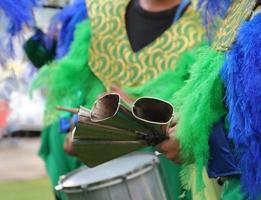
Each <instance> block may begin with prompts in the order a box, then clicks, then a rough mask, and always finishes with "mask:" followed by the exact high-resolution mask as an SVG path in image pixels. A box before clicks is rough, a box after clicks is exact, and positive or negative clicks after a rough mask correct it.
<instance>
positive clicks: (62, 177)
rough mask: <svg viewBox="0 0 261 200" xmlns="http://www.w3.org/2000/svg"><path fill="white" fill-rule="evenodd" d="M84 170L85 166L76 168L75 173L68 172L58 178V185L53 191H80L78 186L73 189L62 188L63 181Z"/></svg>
mask: <svg viewBox="0 0 261 200" xmlns="http://www.w3.org/2000/svg"><path fill="white" fill-rule="evenodd" d="M86 169H88V168H86V166H82V167H80V168H78V169H77V170H75V171H72V172H69V173H68V174H67V175H62V176H60V178H59V181H58V185H57V186H55V190H56V191H61V190H63V189H71V190H80V189H81V186H80V185H79V186H74V187H64V186H63V182H64V181H65V180H67V179H68V178H70V177H71V176H73V175H75V174H77V173H79V172H81V171H84V170H86Z"/></svg>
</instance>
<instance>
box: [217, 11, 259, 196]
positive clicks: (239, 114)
mask: <svg viewBox="0 0 261 200" xmlns="http://www.w3.org/2000/svg"><path fill="white" fill-rule="evenodd" d="M221 75H222V78H223V81H224V83H225V86H226V103H227V107H228V108H229V113H228V120H229V122H230V130H229V137H230V138H231V139H233V141H234V144H235V149H236V153H237V156H238V159H239V163H240V168H241V172H242V175H241V183H242V186H243V190H244V191H245V192H246V194H247V195H248V196H249V199H252V200H257V199H261V14H258V15H257V16H255V17H254V18H253V19H252V20H251V21H249V22H245V23H244V24H243V25H242V27H241V28H240V30H239V33H238V38H237V42H236V43H235V44H234V45H233V47H232V49H231V50H230V51H229V52H228V54H227V59H226V62H225V64H224V66H223V69H222V71H221Z"/></svg>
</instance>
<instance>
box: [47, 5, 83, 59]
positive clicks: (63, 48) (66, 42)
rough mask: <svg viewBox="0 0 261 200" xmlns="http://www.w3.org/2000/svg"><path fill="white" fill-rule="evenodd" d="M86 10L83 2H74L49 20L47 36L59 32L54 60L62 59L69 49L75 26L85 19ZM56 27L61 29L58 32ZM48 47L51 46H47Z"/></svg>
mask: <svg viewBox="0 0 261 200" xmlns="http://www.w3.org/2000/svg"><path fill="white" fill-rule="evenodd" d="M86 17H87V10H86V4H85V0H77V1H74V3H73V4H72V5H69V6H66V7H65V8H63V9H62V10H61V11H60V12H59V13H57V14H56V15H55V16H54V17H53V18H52V20H51V24H50V27H49V36H50V37H52V36H53V35H55V32H57V31H59V35H58V38H57V41H58V44H57V50H56V58H57V59H59V58H62V57H63V56H64V55H65V54H66V53H67V52H68V51H69V49H70V45H71V42H72V40H73V35H74V31H75V28H76V25H77V24H78V23H79V22H81V21H83V20H84V19H86ZM58 27H61V28H60V30H58ZM48 46H52V44H49V45H48Z"/></svg>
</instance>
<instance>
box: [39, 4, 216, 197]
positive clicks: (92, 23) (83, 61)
mask: <svg viewBox="0 0 261 200" xmlns="http://www.w3.org/2000/svg"><path fill="white" fill-rule="evenodd" d="M87 9H88V14H89V19H88V20H86V21H85V22H84V23H82V24H80V25H79V26H78V28H77V30H76V32H75V41H74V42H73V44H72V46H71V49H70V52H69V53H68V55H67V56H66V57H65V58H64V59H62V60H61V61H60V62H58V63H55V64H54V65H55V68H54V70H50V67H49V66H45V67H44V68H43V70H42V72H43V73H40V75H39V76H38V84H39V82H40V81H41V77H44V79H42V80H44V81H47V82H44V83H43V85H44V86H45V87H46V86H47V89H49V92H50V93H49V98H48V99H47V104H48V102H49V103H50V102H51V103H50V106H47V109H53V110H54V109H55V108H54V107H53V106H54V105H64V106H68V105H69V106H70V107H78V106H80V103H79V102H83V101H85V106H86V107H89V108H90V107H91V106H92V104H93V102H94V101H95V99H96V98H97V97H98V96H99V95H100V94H101V93H103V92H105V91H106V90H107V91H113V90H115V89H116V90H117V88H121V89H120V90H123V89H124V88H126V87H128V89H126V91H128V96H132V97H141V96H144V95H150V96H155V97H159V98H162V99H165V100H170V98H171V95H170V94H172V93H173V92H175V90H177V89H178V88H179V84H180V82H179V80H180V79H182V78H184V77H183V75H184V74H186V72H187V66H188V63H189V62H190V61H191V60H190V56H189V51H190V50H191V49H192V48H193V47H195V46H197V45H201V44H202V43H205V38H206V37H205V29H204V27H203V26H202V24H201V20H200V17H199V16H198V14H197V13H196V11H195V7H194V6H193V5H192V4H191V3H190V1H189V0H183V1H181V0H161V1H158V0H128V1H122V0H88V1H87ZM176 71H177V73H176ZM163 72H166V73H172V74H173V73H174V74H177V76H176V77H177V79H174V80H162V79H161V78H158V77H159V76H160V75H161V74H162V73H163ZM149 81H154V83H155V82H156V83H157V84H156V86H157V87H156V88H150V87H148V88H146V87H142V86H143V85H144V84H145V83H147V82H149ZM168 81H169V82H168ZM61 83H62V84H61ZM170 83H171V84H170ZM154 85H155V84H154ZM154 89H155V90H154ZM118 92H119V91H118ZM65 102H66V103H65ZM47 113H48V112H47ZM47 118H48V116H47ZM68 144H70V143H67V142H66V145H65V147H66V150H68V151H71V149H68V148H70V145H68ZM147 151H151V152H152V149H147ZM86 153H88V152H86ZM160 159H161V165H162V166H163V169H164V174H165V177H164V178H165V179H166V180H165V181H166V183H167V184H166V185H167V187H168V188H167V190H169V191H171V194H170V198H169V199H178V198H179V197H180V196H182V198H183V199H191V198H192V197H191V194H190V192H188V191H183V190H181V183H180V180H179V172H180V167H179V166H178V165H176V164H174V163H173V162H172V161H170V160H168V159H167V158H166V157H165V156H161V158H160ZM61 175H62V174H61ZM212 191H214V190H212ZM193 199H196V197H193ZM215 199H218V197H217V194H216V193H215V192H213V193H211V200H215Z"/></svg>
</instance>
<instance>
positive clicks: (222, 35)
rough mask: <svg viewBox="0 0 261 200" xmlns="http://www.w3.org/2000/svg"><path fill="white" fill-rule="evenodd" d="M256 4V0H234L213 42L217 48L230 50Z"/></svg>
mask: <svg viewBox="0 0 261 200" xmlns="http://www.w3.org/2000/svg"><path fill="white" fill-rule="evenodd" d="M255 5H256V0H234V2H233V4H232V6H231V7H230V9H229V11H228V13H229V14H228V16H227V17H226V18H225V20H224V21H223V23H222V25H221V28H220V30H219V31H218V34H217V39H216V41H215V43H214V44H213V47H214V48H215V49H216V50H218V51H226V50H228V48H229V47H230V46H231V45H232V43H233V42H234V41H235V38H236V34H237V32H238V28H239V26H240V25H241V23H242V22H243V21H245V20H246V19H248V18H249V17H250V16H251V14H252V11H253V9H254V7H255Z"/></svg>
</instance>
